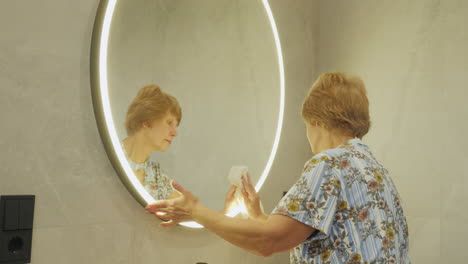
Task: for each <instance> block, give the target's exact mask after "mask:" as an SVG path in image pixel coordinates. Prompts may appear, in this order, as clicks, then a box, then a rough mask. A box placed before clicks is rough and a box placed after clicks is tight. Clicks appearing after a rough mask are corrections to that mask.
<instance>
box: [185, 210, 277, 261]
mask: <svg viewBox="0 0 468 264" xmlns="http://www.w3.org/2000/svg"><path fill="white" fill-rule="evenodd" d="M197 207H198V208H197V209H196V211H194V218H195V221H197V222H198V223H199V224H201V225H203V226H204V227H205V228H207V229H208V230H210V231H212V232H214V233H216V234H217V235H218V236H220V237H221V238H223V239H224V240H226V241H228V242H230V243H232V244H234V245H236V246H238V247H241V248H243V249H245V250H248V251H250V252H252V253H254V254H256V255H261V256H269V255H271V254H272V253H273V252H271V248H272V243H273V239H272V237H273V233H272V232H271V231H270V230H271V229H270V228H269V227H268V226H267V225H265V223H264V222H262V221H263V220H262V221H255V220H252V219H239V218H231V217H227V216H224V215H223V214H221V213H220V212H217V211H214V210H212V209H209V208H207V207H205V206H203V205H199V206H197ZM265 216H266V215H265ZM266 217H267V216H266ZM262 219H265V221H266V218H264V217H262Z"/></svg>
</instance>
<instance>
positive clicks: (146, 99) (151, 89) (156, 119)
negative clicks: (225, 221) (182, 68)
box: [123, 85, 182, 200]
mask: <svg viewBox="0 0 468 264" xmlns="http://www.w3.org/2000/svg"><path fill="white" fill-rule="evenodd" d="M181 119H182V110H181V108H180V105H179V103H178V101H177V99H176V98H175V97H173V96H172V95H169V94H167V93H165V92H163V91H161V89H160V88H159V87H158V86H156V85H148V86H145V87H143V88H142V89H140V91H139V92H138V94H137V95H136V97H135V99H133V101H132V103H131V104H130V106H129V108H128V111H127V116H126V120H125V129H126V131H127V138H125V139H124V140H123V148H124V151H125V154H126V156H127V160H128V162H129V164H130V166H131V167H132V170H133V171H134V173H135V175H136V177H137V178H138V180H139V181H140V183H141V184H142V185H143V186H144V187H145V189H146V191H148V193H149V194H150V195H151V196H153V197H154V199H156V200H160V199H166V198H168V197H169V198H170V197H173V196H174V195H175V194H176V193H175V192H173V189H172V187H171V186H170V179H169V178H168V177H167V176H166V174H165V173H164V172H163V171H162V170H161V168H160V165H159V163H158V162H154V161H152V160H150V159H149V157H150V154H151V153H152V152H153V151H163V152H164V151H166V150H167V149H168V148H169V147H170V145H171V143H172V141H173V140H174V138H175V137H176V136H177V135H178V133H177V127H178V126H179V123H180V120H181ZM172 193H174V195H172V196H171V194H172Z"/></svg>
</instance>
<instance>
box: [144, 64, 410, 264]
mask: <svg viewBox="0 0 468 264" xmlns="http://www.w3.org/2000/svg"><path fill="white" fill-rule="evenodd" d="M302 118H303V120H304V122H305V125H306V134H307V138H308V141H309V145H310V148H311V150H312V153H315V155H314V156H313V157H312V158H311V159H309V160H308V161H307V162H306V163H305V166H304V169H303V172H302V176H301V177H300V178H299V179H298V181H297V182H296V184H295V185H294V186H293V187H292V188H291V189H290V190H289V191H288V193H287V194H286V195H285V196H284V197H283V199H282V200H281V201H280V202H279V204H278V205H277V206H276V208H275V209H274V210H273V212H272V214H271V215H267V214H264V213H263V212H262V211H261V209H260V206H259V201H260V199H259V198H258V195H257V194H256V192H255V189H254V188H253V186H252V184H251V182H250V179H249V177H244V179H243V187H242V194H243V197H244V202H245V204H246V208H247V210H248V212H249V215H250V216H251V218H250V219H233V218H229V217H226V216H223V215H221V214H219V213H217V212H215V211H213V210H211V209H209V208H207V207H206V206H204V205H203V204H202V203H201V201H200V199H198V198H197V197H196V196H195V195H194V194H192V193H191V192H189V191H188V190H186V189H184V188H183V187H182V186H180V185H179V184H177V183H174V182H173V184H172V185H173V186H174V188H175V190H177V191H178V192H179V193H180V194H181V196H180V197H177V198H175V199H168V200H165V201H157V202H156V203H154V204H152V205H149V206H147V209H148V210H150V211H151V212H154V213H156V215H158V216H160V217H161V218H163V219H165V220H168V221H167V222H164V223H161V225H162V226H172V225H174V224H175V223H177V222H180V221H187V220H193V221H196V222H198V223H200V224H201V225H203V226H205V227H206V228H207V229H208V230H210V231H212V232H215V233H216V234H217V235H219V236H221V237H222V238H223V239H225V240H227V241H229V242H231V243H233V244H235V245H237V246H239V247H242V248H244V249H246V250H249V251H251V252H253V253H255V254H258V255H262V256H269V255H271V254H273V253H276V252H281V251H285V250H290V249H291V251H290V257H291V263H401V264H409V263H410V259H409V255H408V250H409V244H408V226H407V222H406V218H405V216H404V213H403V208H402V206H401V200H400V196H399V195H398V192H397V189H396V187H395V186H394V184H393V182H392V180H391V178H390V176H389V175H388V171H387V170H386V169H385V168H384V167H383V166H382V165H381V164H380V163H379V162H378V161H377V160H376V159H375V157H374V156H373V155H372V153H371V151H370V149H369V147H368V146H367V145H366V144H364V143H363V142H362V141H361V139H362V137H363V136H364V135H366V134H367V132H368V130H369V126H370V118H369V102H368V99H367V95H366V89H365V86H364V83H363V82H362V80H361V79H359V78H357V77H354V76H350V75H347V74H343V73H325V74H322V75H321V76H320V77H319V78H318V79H317V81H316V82H315V83H314V84H313V86H312V88H311V90H310V91H309V93H308V95H307V96H306V98H305V100H304V103H303V106H302Z"/></svg>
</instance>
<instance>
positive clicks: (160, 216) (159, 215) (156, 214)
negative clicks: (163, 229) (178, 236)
mask: <svg viewBox="0 0 468 264" xmlns="http://www.w3.org/2000/svg"><path fill="white" fill-rule="evenodd" d="M154 215H155V216H156V217H158V218H159V219H161V220H164V221H170V220H172V219H171V217H170V216H169V215H168V214H164V213H154Z"/></svg>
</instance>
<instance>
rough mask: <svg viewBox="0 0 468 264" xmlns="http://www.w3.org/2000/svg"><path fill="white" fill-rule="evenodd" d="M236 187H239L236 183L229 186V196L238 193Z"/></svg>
mask: <svg viewBox="0 0 468 264" xmlns="http://www.w3.org/2000/svg"><path fill="white" fill-rule="evenodd" d="M236 189H237V187H236V186H235V185H232V186H231V188H229V190H228V192H227V194H226V196H227V197H233V196H234V194H235V193H236Z"/></svg>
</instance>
